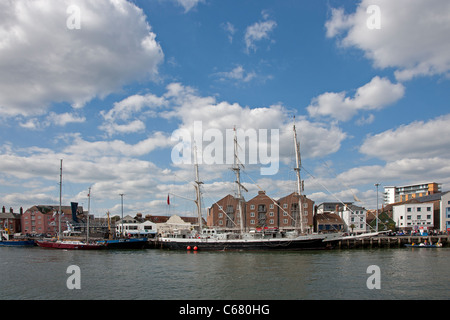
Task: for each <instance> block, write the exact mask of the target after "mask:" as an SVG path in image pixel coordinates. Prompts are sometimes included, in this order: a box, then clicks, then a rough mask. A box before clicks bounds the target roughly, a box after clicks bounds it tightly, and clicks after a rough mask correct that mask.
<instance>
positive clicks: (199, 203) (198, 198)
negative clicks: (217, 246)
mask: <svg viewBox="0 0 450 320" xmlns="http://www.w3.org/2000/svg"><path fill="white" fill-rule="evenodd" d="M194 157H195V186H194V187H195V191H196V192H195V193H196V200H195V204H196V205H197V213H198V232H199V234H201V233H202V229H203V226H202V225H203V222H202V200H201V193H200V185H202V184H203V182H201V181H200V178H199V174H198V162H197V147H194Z"/></svg>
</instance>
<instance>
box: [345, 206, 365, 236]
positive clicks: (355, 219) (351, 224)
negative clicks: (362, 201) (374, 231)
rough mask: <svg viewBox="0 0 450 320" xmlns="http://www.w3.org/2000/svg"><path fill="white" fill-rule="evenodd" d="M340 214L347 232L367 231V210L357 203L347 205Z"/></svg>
mask: <svg viewBox="0 0 450 320" xmlns="http://www.w3.org/2000/svg"><path fill="white" fill-rule="evenodd" d="M339 216H340V217H341V219H342V220H343V221H344V224H345V225H344V227H345V231H346V232H351V233H364V232H366V231H367V227H366V226H367V220H366V217H367V210H366V209H365V208H362V207H358V206H355V205H346V206H344V207H343V208H342V211H341V212H339Z"/></svg>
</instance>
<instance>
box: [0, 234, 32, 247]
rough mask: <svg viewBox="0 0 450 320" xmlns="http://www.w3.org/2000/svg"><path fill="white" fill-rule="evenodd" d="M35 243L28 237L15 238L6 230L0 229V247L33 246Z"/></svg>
mask: <svg viewBox="0 0 450 320" xmlns="http://www.w3.org/2000/svg"><path fill="white" fill-rule="evenodd" d="M35 245H36V243H35V242H34V240H30V239H26V240H25V239H15V238H14V237H13V236H11V235H10V234H9V232H8V230H0V247H33V246H35Z"/></svg>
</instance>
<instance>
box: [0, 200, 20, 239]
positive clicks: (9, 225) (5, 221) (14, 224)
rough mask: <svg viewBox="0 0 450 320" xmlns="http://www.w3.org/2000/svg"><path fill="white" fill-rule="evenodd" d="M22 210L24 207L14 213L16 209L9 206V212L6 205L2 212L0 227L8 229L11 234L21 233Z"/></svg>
mask: <svg viewBox="0 0 450 320" xmlns="http://www.w3.org/2000/svg"><path fill="white" fill-rule="evenodd" d="M22 211H23V210H22V208H20V213H14V210H13V209H12V208H9V212H6V208H5V206H3V207H2V212H1V213H0V229H3V230H7V231H8V233H9V234H14V233H19V232H20V231H21V222H20V217H21V215H22V213H23V212H22Z"/></svg>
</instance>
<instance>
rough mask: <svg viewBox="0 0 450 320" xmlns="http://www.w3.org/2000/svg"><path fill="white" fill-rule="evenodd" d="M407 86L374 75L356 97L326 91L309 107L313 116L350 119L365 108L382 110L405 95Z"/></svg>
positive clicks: (357, 92)
mask: <svg viewBox="0 0 450 320" xmlns="http://www.w3.org/2000/svg"><path fill="white" fill-rule="evenodd" d="M404 92H405V88H404V86H403V85H402V84H401V83H397V84H393V83H391V82H390V81H389V79H387V78H380V77H378V76H376V77H374V78H373V79H372V80H371V81H370V82H369V83H367V84H365V85H364V86H362V87H360V88H358V89H357V90H356V93H355V95H354V97H353V98H352V97H348V96H346V93H345V92H339V93H335V92H326V93H323V94H321V95H320V96H318V97H316V98H314V99H313V100H312V102H311V104H310V105H309V106H308V107H307V110H308V112H309V114H310V115H311V116H312V117H320V116H329V117H332V118H335V119H337V120H341V121H348V120H350V119H351V118H352V117H353V116H354V115H356V114H357V113H358V112H360V111H364V110H380V109H382V108H384V107H386V106H388V105H390V104H393V103H395V102H397V101H398V100H399V99H400V98H402V97H403V95H404Z"/></svg>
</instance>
